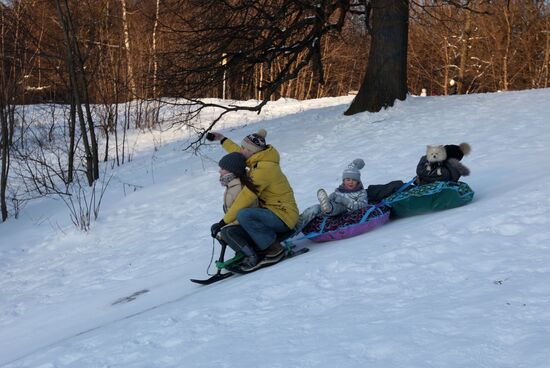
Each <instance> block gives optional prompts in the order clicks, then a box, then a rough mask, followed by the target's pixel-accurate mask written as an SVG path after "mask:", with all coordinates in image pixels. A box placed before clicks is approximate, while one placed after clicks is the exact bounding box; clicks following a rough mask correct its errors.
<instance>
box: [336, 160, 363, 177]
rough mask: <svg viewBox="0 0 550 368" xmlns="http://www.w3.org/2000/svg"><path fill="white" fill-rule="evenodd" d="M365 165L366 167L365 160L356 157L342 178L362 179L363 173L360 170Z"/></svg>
mask: <svg viewBox="0 0 550 368" xmlns="http://www.w3.org/2000/svg"><path fill="white" fill-rule="evenodd" d="M363 167H365V161H363V160H361V159H360V158H356V159H355V160H353V162H352V163H351V164H349V165H348V168H347V169H345V170H344V173H343V174H342V180H344V179H353V180H357V181H361V173H360V172H359V170H361V169H362V168H363Z"/></svg>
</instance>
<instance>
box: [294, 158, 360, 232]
mask: <svg viewBox="0 0 550 368" xmlns="http://www.w3.org/2000/svg"><path fill="white" fill-rule="evenodd" d="M364 166H365V162H364V161H363V160H362V159H360V158H357V159H355V160H353V162H352V163H351V164H349V166H348V168H347V169H345V170H344V172H343V174H342V184H340V186H339V187H338V188H336V190H335V191H334V192H332V193H331V194H330V195H328V194H327V192H326V191H325V190H324V189H319V190H318V191H317V199H318V200H319V204H316V205H313V206H311V207H309V208H307V209H306V210H305V211H304V212H303V213H302V214H301V215H300V219H299V220H298V224H296V227H295V228H294V230H295V232H294V234H295V235H296V234H298V233H300V232H301V231H302V229H303V228H304V227H305V226H306V225H307V224H308V223H309V222H310V221H311V220H313V219H314V218H315V217H317V216H321V215H322V216H338V215H341V214H343V213H345V212H348V211H357V210H359V209H362V208H364V207H367V205H368V197H367V191H366V190H365V188H363V183H362V182H361V172H360V171H359V170H361V169H362V168H363V167H364Z"/></svg>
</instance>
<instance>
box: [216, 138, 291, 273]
mask: <svg viewBox="0 0 550 368" xmlns="http://www.w3.org/2000/svg"><path fill="white" fill-rule="evenodd" d="M212 135H213V138H214V140H217V141H221V144H222V147H223V148H224V149H225V150H226V151H227V152H230V153H231V152H240V153H242V154H243V155H244V156H245V157H246V165H247V167H248V168H249V172H248V175H249V176H250V179H251V181H252V184H253V185H254V187H255V189H256V192H254V191H253V190H251V189H249V188H247V187H244V188H243V190H242V191H241V192H240V193H239V195H238V196H237V198H236V199H235V201H234V202H233V204H232V205H231V207H230V208H229V209H228V210H227V212H226V214H225V216H224V218H223V219H222V220H221V221H220V222H217V223H215V224H213V225H212V228H211V232H212V236H213V237H216V235H217V234H218V233H219V232H220V230H221V231H222V236H223V238H224V239H228V240H229V243H230V245H232V244H231V239H232V236H231V235H232V234H231V233H227V234H225V233H224V230H222V229H228V230H229V228H230V227H227V228H224V226H225V225H226V224H229V223H231V222H233V221H234V220H235V219H236V220H237V221H238V222H239V224H240V226H241V227H242V228H243V229H244V230H245V231H246V233H247V234H248V235H249V236H250V238H251V239H252V240H253V241H254V243H255V245H256V247H257V249H258V250H259V252H256V251H255V250H254V247H253V246H252V245H250V244H245V243H246V241H245V240H244V239H242V237H235V239H233V240H234V241H233V242H238V243H240V244H233V245H235V246H236V248H237V249H238V250H240V251H241V252H243V253H244V255H245V259H244V260H243V261H242V262H241V266H240V268H241V271H244V272H250V271H254V270H255V269H257V268H259V267H261V266H262V265H265V264H269V263H275V262H278V261H279V260H281V259H282V258H283V256H284V248H283V247H282V246H281V244H280V243H279V242H278V240H277V238H278V237H279V236H281V235H282V234H285V233H289V232H290V231H291V229H293V228H294V226H295V225H296V223H297V222H298V217H299V211H298V206H297V205H296V200H295V199H294V192H293V191H292V188H291V186H290V184H289V182H288V179H287V178H286V176H285V174H284V173H283V172H282V170H281V166H280V164H279V161H280V156H279V152H277V150H276V149H275V148H274V147H273V146H271V145H269V144H266V142H265V137H266V135H267V132H266V131H265V130H264V129H260V130H259V131H258V132H257V133H253V134H250V135H247V136H246V137H245V138H244V139H243V140H242V142H241V145H240V146H239V145H237V144H236V143H235V142H233V141H232V140H231V139H228V138H226V137H224V136H223V135H222V134H220V133H215V132H212ZM256 200H258V201H259V203H260V207H259V208H249V207H250V205H251V204H253V203H254V202H255V201H256ZM232 248H234V247H232ZM234 249H235V248H234Z"/></svg>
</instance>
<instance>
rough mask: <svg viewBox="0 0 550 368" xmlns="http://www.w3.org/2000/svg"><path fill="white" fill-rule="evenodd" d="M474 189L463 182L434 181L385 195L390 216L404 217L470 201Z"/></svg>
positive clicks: (452, 206)
mask: <svg viewBox="0 0 550 368" xmlns="http://www.w3.org/2000/svg"><path fill="white" fill-rule="evenodd" d="M473 197H474V191H473V190H472V189H471V188H470V187H469V186H468V184H466V183H464V182H461V181H459V182H452V181H436V182H434V183H430V184H424V185H418V186H413V187H411V188H410V189H408V190H403V191H398V192H397V193H394V194H392V195H390V196H389V197H386V198H385V199H384V200H383V203H384V204H385V205H386V206H388V207H390V211H391V214H392V216H394V217H406V216H413V215H419V214H422V213H426V212H432V211H440V210H446V209H449V208H455V207H460V206H463V205H465V204H467V203H469V202H471V201H472V199H473Z"/></svg>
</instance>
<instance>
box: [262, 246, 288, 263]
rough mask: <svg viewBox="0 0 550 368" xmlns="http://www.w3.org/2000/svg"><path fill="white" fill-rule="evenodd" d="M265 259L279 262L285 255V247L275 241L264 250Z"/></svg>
mask: <svg viewBox="0 0 550 368" xmlns="http://www.w3.org/2000/svg"><path fill="white" fill-rule="evenodd" d="M263 254H264V260H268V261H275V262H278V261H280V260H281V258H283V256H284V255H285V247H283V246H282V245H281V243H279V242H275V243H273V244H271V245H270V246H269V248H267V249H266V250H265V251H264V252H263Z"/></svg>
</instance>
